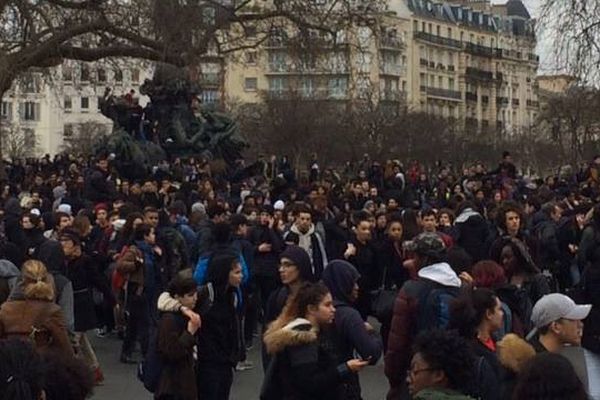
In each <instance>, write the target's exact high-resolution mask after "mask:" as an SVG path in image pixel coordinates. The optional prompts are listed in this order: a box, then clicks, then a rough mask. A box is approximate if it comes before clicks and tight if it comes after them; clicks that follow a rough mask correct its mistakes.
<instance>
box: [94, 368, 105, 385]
mask: <svg viewBox="0 0 600 400" xmlns="http://www.w3.org/2000/svg"><path fill="white" fill-rule="evenodd" d="M94 385H95V386H102V385H104V374H103V373H102V370H101V369H100V367H98V368H96V369H95V370H94Z"/></svg>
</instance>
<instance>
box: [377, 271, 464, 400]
mask: <svg viewBox="0 0 600 400" xmlns="http://www.w3.org/2000/svg"><path fill="white" fill-rule="evenodd" d="M436 284H437V285H443V286H446V287H452V288H459V287H460V286H461V281H460V279H459V278H458V276H457V275H456V273H455V272H454V271H453V270H452V268H450V265H448V264H446V263H438V264H433V265H430V266H427V267H424V268H421V269H420V270H419V272H418V277H417V279H411V280H409V281H406V282H405V283H404V285H402V288H401V289H400V292H399V293H398V296H397V297H396V300H395V302H394V312H393V316H392V325H391V329H390V334H389V337H388V346H387V353H386V354H385V375H386V376H387V378H388V381H389V382H390V391H389V392H388V395H387V398H388V399H389V400H392V399H397V398H398V396H399V394H400V390H401V387H402V385H403V384H404V382H405V380H406V371H407V370H408V368H409V366H410V358H411V354H412V353H411V351H412V350H411V346H412V343H413V340H414V338H415V337H416V335H417V334H418V333H419V332H418V328H417V322H418V320H417V315H418V312H419V299H421V298H424V297H425V296H426V295H427V293H428V292H429V291H430V290H431V289H433V288H434V287H435V286H436Z"/></svg>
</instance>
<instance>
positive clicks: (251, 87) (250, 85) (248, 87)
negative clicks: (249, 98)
mask: <svg viewBox="0 0 600 400" xmlns="http://www.w3.org/2000/svg"><path fill="white" fill-rule="evenodd" d="M257 87H258V79H257V78H246V79H244V90H245V91H246V92H255V91H256V89H257Z"/></svg>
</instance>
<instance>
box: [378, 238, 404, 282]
mask: <svg viewBox="0 0 600 400" xmlns="http://www.w3.org/2000/svg"><path fill="white" fill-rule="evenodd" d="M376 254H377V257H376V260H377V269H378V270H379V273H380V274H381V277H382V279H383V274H384V273H385V287H386V289H389V288H392V287H393V286H396V287H397V288H401V287H402V285H403V284H404V282H406V281H407V280H408V278H409V274H408V270H407V269H406V268H404V265H403V263H404V256H403V254H402V246H398V247H396V246H395V245H394V243H393V242H392V241H391V240H389V239H385V240H384V241H383V242H382V243H380V245H379V246H378V248H377V252H376Z"/></svg>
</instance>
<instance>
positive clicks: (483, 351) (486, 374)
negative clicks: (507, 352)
mask: <svg viewBox="0 0 600 400" xmlns="http://www.w3.org/2000/svg"><path fill="white" fill-rule="evenodd" d="M470 344H471V348H472V349H473V352H474V353H475V356H476V358H477V360H476V367H475V384H476V385H477V389H476V393H477V395H478V397H479V398H480V399H481V400H500V399H501V397H500V394H501V388H502V386H501V383H500V382H501V367H500V363H499V362H498V357H497V356H496V353H495V352H493V351H491V350H490V349H488V348H487V347H486V346H485V345H483V343H481V342H480V341H479V340H477V339H473V340H471V343H470Z"/></svg>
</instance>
